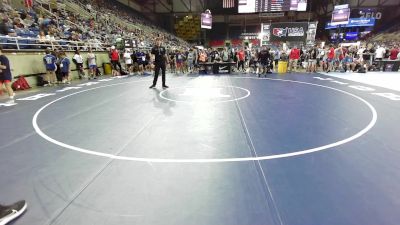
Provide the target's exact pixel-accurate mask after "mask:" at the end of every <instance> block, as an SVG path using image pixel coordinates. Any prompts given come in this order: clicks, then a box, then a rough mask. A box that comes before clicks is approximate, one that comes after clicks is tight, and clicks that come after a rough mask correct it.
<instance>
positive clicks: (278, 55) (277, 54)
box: [274, 48, 281, 71]
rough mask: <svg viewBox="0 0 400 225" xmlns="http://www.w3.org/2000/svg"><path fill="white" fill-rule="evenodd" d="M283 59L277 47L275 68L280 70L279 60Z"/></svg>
mask: <svg viewBox="0 0 400 225" xmlns="http://www.w3.org/2000/svg"><path fill="white" fill-rule="evenodd" d="M280 59H281V51H279V49H278V48H277V49H276V50H275V52H274V70H275V71H278V62H279V60H280Z"/></svg>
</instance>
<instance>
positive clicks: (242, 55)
mask: <svg viewBox="0 0 400 225" xmlns="http://www.w3.org/2000/svg"><path fill="white" fill-rule="evenodd" d="M245 56H246V55H245V52H244V49H243V48H242V49H241V50H240V51H239V52H238V53H237V58H238V70H239V68H240V67H242V71H243V72H245V70H244V61H245Z"/></svg>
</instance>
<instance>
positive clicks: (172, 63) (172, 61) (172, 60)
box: [169, 50, 176, 73]
mask: <svg viewBox="0 0 400 225" xmlns="http://www.w3.org/2000/svg"><path fill="white" fill-rule="evenodd" d="M169 69H170V70H171V73H176V54H175V51H173V50H172V51H171V52H170V53H169Z"/></svg>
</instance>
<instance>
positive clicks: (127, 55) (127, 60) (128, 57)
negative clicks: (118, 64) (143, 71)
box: [124, 49, 133, 75]
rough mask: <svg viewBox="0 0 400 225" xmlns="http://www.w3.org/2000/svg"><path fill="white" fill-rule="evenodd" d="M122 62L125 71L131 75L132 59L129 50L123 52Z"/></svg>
mask: <svg viewBox="0 0 400 225" xmlns="http://www.w3.org/2000/svg"><path fill="white" fill-rule="evenodd" d="M124 61H125V67H126V70H127V71H128V73H129V75H131V74H132V72H133V71H132V58H131V52H130V50H129V49H126V50H125V53H124Z"/></svg>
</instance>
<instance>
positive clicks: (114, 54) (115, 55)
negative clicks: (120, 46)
mask: <svg viewBox="0 0 400 225" xmlns="http://www.w3.org/2000/svg"><path fill="white" fill-rule="evenodd" d="M110 57H111V64H112V66H113V68H112V69H113V70H112V76H118V74H121V73H122V67H121V63H120V62H119V52H118V50H117V49H115V46H111V52H110ZM138 60H139V59H138ZM117 67H119V73H118V71H117Z"/></svg>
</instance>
